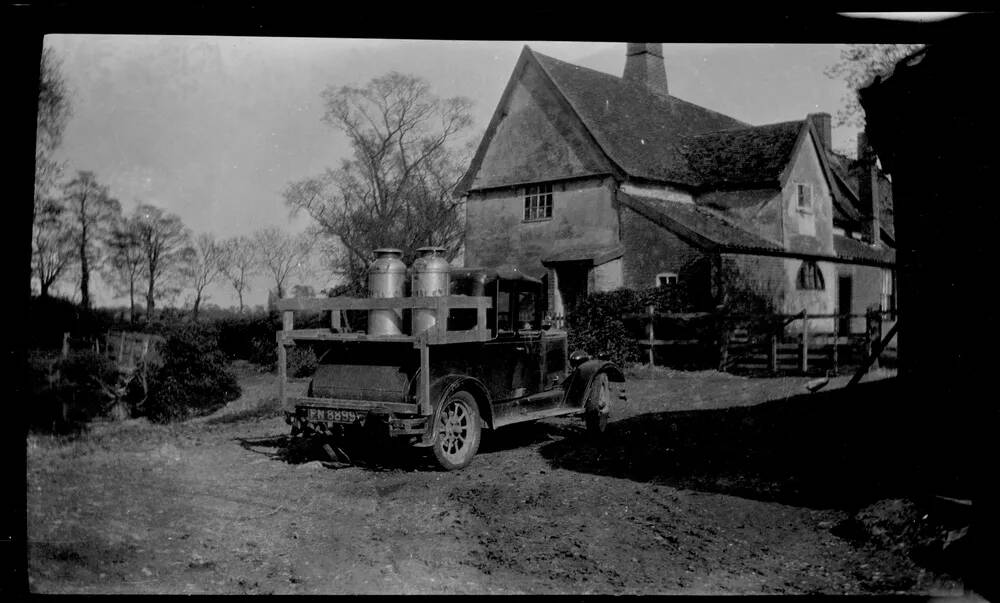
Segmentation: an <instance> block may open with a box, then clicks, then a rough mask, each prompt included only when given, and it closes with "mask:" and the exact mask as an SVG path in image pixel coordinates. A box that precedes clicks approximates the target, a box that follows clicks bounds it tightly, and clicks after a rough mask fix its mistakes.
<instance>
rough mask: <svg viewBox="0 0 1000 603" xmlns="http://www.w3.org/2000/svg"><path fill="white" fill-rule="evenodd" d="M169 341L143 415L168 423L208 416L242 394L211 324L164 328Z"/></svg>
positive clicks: (165, 344) (151, 381)
mask: <svg viewBox="0 0 1000 603" xmlns="http://www.w3.org/2000/svg"><path fill="white" fill-rule="evenodd" d="M161 334H162V335H163V336H164V337H165V338H166V342H165V343H164V345H163V348H162V349H161V351H160V352H161V357H162V364H161V365H160V366H158V367H157V368H156V369H155V370H154V371H153V372H152V375H151V378H150V387H149V395H148V397H147V399H146V401H145V403H144V404H143V407H142V409H141V410H142V413H143V414H145V415H146V416H148V417H149V418H150V419H151V420H153V421H158V422H165V421H171V420H177V419H183V418H187V417H190V416H194V415H199V414H207V413H210V412H212V411H214V410H216V409H218V408H220V407H222V406H224V405H225V404H226V403H227V402H230V401H232V400H235V399H236V398H238V397H239V395H240V387H239V384H238V383H237V382H236V377H235V376H234V375H233V373H232V372H231V371H230V369H229V366H228V361H227V358H226V356H225V354H223V353H222V352H221V351H220V350H219V346H218V334H217V331H216V330H215V328H214V327H213V326H211V325H200V324H188V325H177V326H173V327H168V328H165V329H163V328H161Z"/></svg>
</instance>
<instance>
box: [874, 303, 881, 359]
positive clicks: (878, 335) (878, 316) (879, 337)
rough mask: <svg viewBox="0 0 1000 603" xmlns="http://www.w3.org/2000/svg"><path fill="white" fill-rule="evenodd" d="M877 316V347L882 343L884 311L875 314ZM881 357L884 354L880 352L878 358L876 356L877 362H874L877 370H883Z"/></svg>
mask: <svg viewBox="0 0 1000 603" xmlns="http://www.w3.org/2000/svg"><path fill="white" fill-rule="evenodd" d="M875 316H876V320H875V341H876V342H878V343H877V344H876V345H878V344H881V343H882V317H883V315H882V310H881V309H879V310H877V311H876V313H875ZM881 355H882V354H881V352H880V353H879V355H878V356H875V362H874V366H875V368H881V366H882V363H880V362H879V356H881Z"/></svg>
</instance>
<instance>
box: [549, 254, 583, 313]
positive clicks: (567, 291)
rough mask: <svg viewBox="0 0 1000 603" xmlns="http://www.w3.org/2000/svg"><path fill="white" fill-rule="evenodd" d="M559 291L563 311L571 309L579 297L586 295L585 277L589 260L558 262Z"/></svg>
mask: <svg viewBox="0 0 1000 603" xmlns="http://www.w3.org/2000/svg"><path fill="white" fill-rule="evenodd" d="M556 272H557V275H558V283H559V293H560V295H562V302H563V312H565V313H569V312H571V311H572V310H573V306H575V305H576V303H577V302H578V301H580V298H582V297H584V296H585V295H587V278H588V276H589V274H590V262H560V264H559V266H558V267H557V268H556Z"/></svg>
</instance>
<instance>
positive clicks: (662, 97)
mask: <svg viewBox="0 0 1000 603" xmlns="http://www.w3.org/2000/svg"><path fill="white" fill-rule="evenodd" d="M525 46H526V47H527V48H528V49H529V50H531V52H532V53H534V54H535V55H536V56H539V57H543V58H546V59H548V60H551V61H555V62H557V63H562V64H564V65H567V66H569V67H573V68H574V69H582V70H585V71H589V72H591V73H595V74H597V75H600V76H604V77H608V78H612V79H614V80H615V81H617V82H618V83H619V84H622V85H625V86H631V87H635V88H636V89H638V90H642V91H643V92H644V93H646V94H647V95H649V96H650V97H651V98H655V99H657V100H658V101H659V102H661V103H670V102H671V101H677V102H680V103H684V104H685V105H690V106H692V107H697V108H698V109H700V110H702V111H707V112H709V113H712V114H714V115H718V116H719V117H725V118H726V119H731V120H733V121H736V122H739V123H741V124H746V122H744V121H743V120H741V119H736V118H735V117H733V116H731V115H726V114H725V113H722V112H721V111H716V110H715V109H709V108H708V107H703V106H702V105H699V104H697V103H694V102H691V101H689V100H686V99H683V98H681V97H679V96H675V95H673V94H669V93H667V94H661V93H658V92H655V91H653V90H650V89H648V88H646V87H645V86H642V85H641V84H636V83H634V82H630V81H628V80H626V79H625V78H624V77H620V76H617V75H613V74H610V73H607V72H605V71H600V70H598V69H593V68H591V67H585V66H583V65H577V64H576V63H570V62H569V61H564V60H562V59H557V58H555V57H551V56H549V55H547V54H543V53H541V52H537V51H535V50H533V49H532V48H531V47H530V46H528V45H527V44H525ZM543 67H544V65H543ZM550 75H551V74H550ZM553 80H554V78H553ZM556 85H558V83H557V84H556ZM749 125H750V124H747V126H749Z"/></svg>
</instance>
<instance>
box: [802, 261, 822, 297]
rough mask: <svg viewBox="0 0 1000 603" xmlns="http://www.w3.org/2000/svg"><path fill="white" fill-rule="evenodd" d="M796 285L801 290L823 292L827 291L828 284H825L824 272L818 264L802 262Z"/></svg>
mask: <svg viewBox="0 0 1000 603" xmlns="http://www.w3.org/2000/svg"><path fill="white" fill-rule="evenodd" d="M795 284H796V286H797V287H798V288H799V290H803V291H810V290H811V291H822V290H824V289H826V283H824V282H823V271H822V270H820V269H819V266H818V265H816V262H802V266H801V267H800V268H799V276H798V278H797V279H796V281H795Z"/></svg>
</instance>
